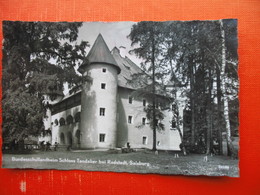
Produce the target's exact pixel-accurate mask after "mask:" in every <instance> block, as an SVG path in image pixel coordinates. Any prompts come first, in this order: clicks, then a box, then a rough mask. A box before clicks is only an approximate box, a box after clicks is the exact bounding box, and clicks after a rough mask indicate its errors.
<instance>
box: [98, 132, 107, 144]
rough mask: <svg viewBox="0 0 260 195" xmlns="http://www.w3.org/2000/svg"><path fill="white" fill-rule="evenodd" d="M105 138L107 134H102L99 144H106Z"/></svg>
mask: <svg viewBox="0 0 260 195" xmlns="http://www.w3.org/2000/svg"><path fill="white" fill-rule="evenodd" d="M105 137H106V134H104V133H100V134H99V142H105Z"/></svg>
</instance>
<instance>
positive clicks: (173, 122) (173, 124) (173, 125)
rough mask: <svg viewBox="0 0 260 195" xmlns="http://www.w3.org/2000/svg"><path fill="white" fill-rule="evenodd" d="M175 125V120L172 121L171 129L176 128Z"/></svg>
mask: <svg viewBox="0 0 260 195" xmlns="http://www.w3.org/2000/svg"><path fill="white" fill-rule="evenodd" d="M176 127H177V125H176V121H175V120H172V128H176Z"/></svg>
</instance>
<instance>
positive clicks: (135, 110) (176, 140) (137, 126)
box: [117, 88, 181, 150]
mask: <svg viewBox="0 0 260 195" xmlns="http://www.w3.org/2000/svg"><path fill="white" fill-rule="evenodd" d="M131 92H132V90H129V89H126V88H119V90H118V93H119V94H118V113H117V115H118V116H119V118H118V124H117V128H118V138H117V146H118V147H126V143H127V142H129V143H130V145H131V147H132V148H149V149H152V147H153V131H152V129H151V127H150V124H145V125H142V119H143V118H146V113H145V111H144V106H143V99H142V98H140V99H133V101H132V104H130V103H129V96H131ZM148 103H149V102H147V100H146V105H148ZM164 115H165V118H164V120H163V124H164V125H165V129H164V130H162V131H157V132H156V137H157V139H156V142H157V143H156V144H157V149H159V150H180V148H179V145H180V143H181V139H180V136H179V133H178V131H177V130H176V129H172V128H171V120H172V112H171V110H165V111H164ZM129 116H132V118H133V119H132V123H131V124H130V123H129V121H128V120H129V118H128V117H129ZM149 122H150V121H148V120H147V118H146V123H149Z"/></svg>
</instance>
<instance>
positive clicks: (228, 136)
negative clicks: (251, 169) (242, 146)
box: [220, 20, 235, 155]
mask: <svg viewBox="0 0 260 195" xmlns="http://www.w3.org/2000/svg"><path fill="white" fill-rule="evenodd" d="M220 31H221V44H222V67H221V72H220V77H221V81H222V83H221V90H222V94H223V103H224V120H225V126H226V139H227V146H228V151H229V152H230V155H233V154H234V153H235V150H234V146H233V143H232V140H231V128H230V120H229V107H228V97H227V94H226V75H225V69H226V46H225V31H224V27H223V21H222V20H220Z"/></svg>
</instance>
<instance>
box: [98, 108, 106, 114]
mask: <svg viewBox="0 0 260 195" xmlns="http://www.w3.org/2000/svg"><path fill="white" fill-rule="evenodd" d="M99 115H100V116H105V108H100V109H99Z"/></svg>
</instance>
